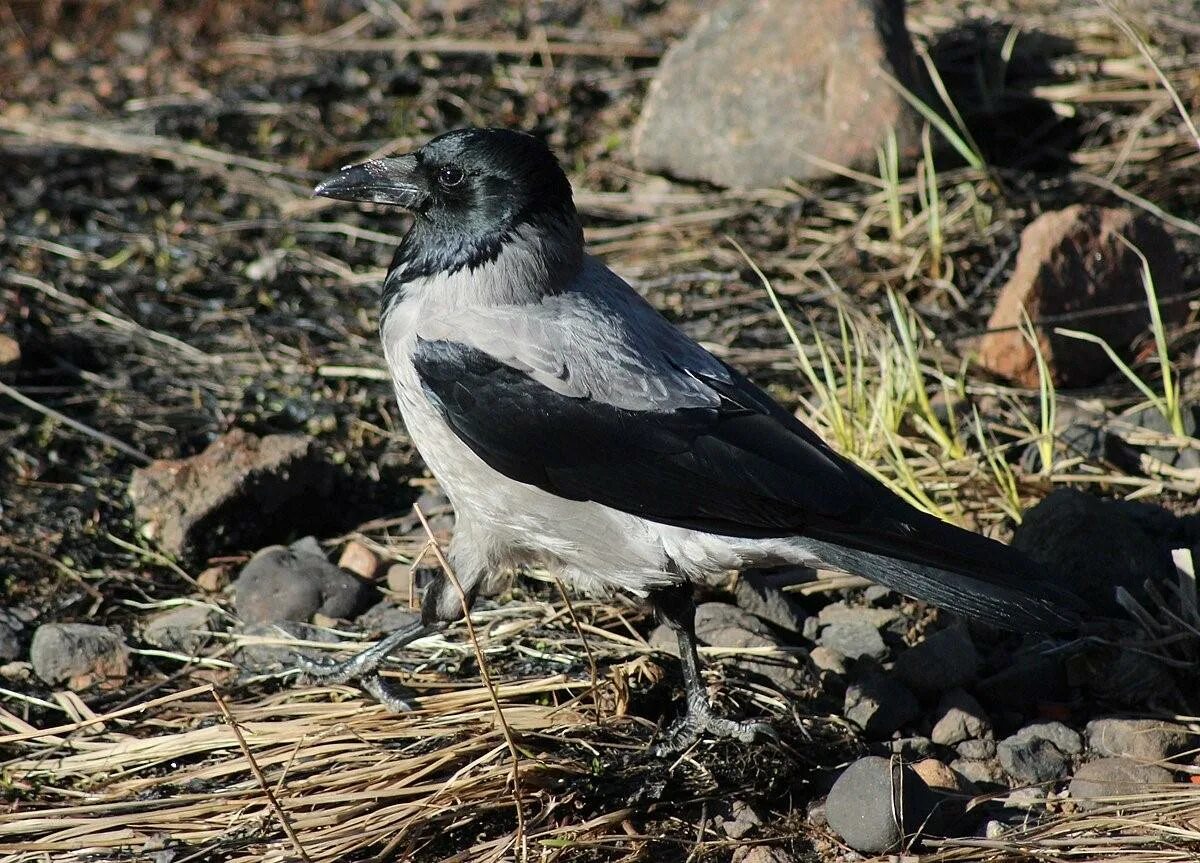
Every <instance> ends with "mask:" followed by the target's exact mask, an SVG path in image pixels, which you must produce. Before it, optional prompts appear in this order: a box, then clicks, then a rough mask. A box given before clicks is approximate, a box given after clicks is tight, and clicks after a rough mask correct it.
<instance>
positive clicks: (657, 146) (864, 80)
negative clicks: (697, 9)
mask: <svg viewBox="0 0 1200 863" xmlns="http://www.w3.org/2000/svg"><path fill="white" fill-rule="evenodd" d="M916 68H917V67H916V64H915V62H914V59H913V52H912V44H911V42H910V40H909V37H908V32H907V30H906V29H905V26H904V4H903V3H899V2H891V0H875V2H870V0H852V2H831V0H829V2H827V0H819V2H814V3H803V4H801V3H796V2H794V0H725V2H722V3H720V4H719V5H717V6H716V7H715V8H713V9H712V11H711V12H710V13H709V14H708V15H707V16H705V17H704V18H703V19H701V21H700V22H699V23H698V24H697V25H696V26H695V27H694V28H693V29H692V31H691V33H690V34H689V35H688V37H687V38H686V39H685V40H683V41H682V42H679V43H677V44H675V45H673V46H672V47H671V49H670V50H669V51H668V52H667V54H666V56H665V57H664V58H663V60H662V63H661V64H660V65H659V69H658V73H657V75H656V76H655V79H654V82H653V83H652V84H651V87H650V92H649V93H648V94H647V97H646V101H645V106H644V108H643V110H642V116H641V119H640V120H639V121H638V124H637V127H636V129H635V130H634V135H633V154H634V160H635V162H636V163H637V165H638V167H640V168H641V169H642V170H646V171H658V172H665V173H670V174H674V175H676V176H679V177H684V178H687V179H694V180H704V181H707V182H711V183H716V184H718V185H723V186H741V187H757V186H770V185H776V184H778V183H780V182H782V181H783V180H785V179H787V178H798V179H808V178H813V177H822V176H828V175H829V170H828V169H827V168H825V167H823V166H822V165H821V164H820V163H819V162H818V161H814V160H813V159H812V158H810V157H811V156H816V157H818V158H819V159H823V160H825V161H828V162H833V163H835V164H838V165H845V166H850V167H859V168H864V169H867V170H870V171H872V172H874V171H876V170H878V160H877V155H876V149H875V148H876V147H877V146H880V145H882V144H883V142H884V141H885V140H886V138H887V134H888V130H889V129H895V130H896V133H897V136H898V137H899V140H900V144H901V150H902V152H904V153H908V152H915V147H916V142H917V140H918V138H917V137H916V131H915V130H916V124H915V122H914V120H913V117H914V112H913V111H912V110H911V109H910V108H909V107H908V106H907V104H906V103H905V102H904V100H903V98H902V97H901V96H900V95H899V94H898V93H897V91H896V90H895V89H893V88H892V87H891V86H890V85H889V83H888V82H887V80H886V78H885V77H884V76H885V74H889V75H892V76H894V77H896V78H898V79H899V80H900V81H904V82H906V84H907V86H908V87H909V89H910V90H911V89H913V88H914V87H915V86H916V84H915V83H914V82H915V80H916V74H915V73H916ZM783 117H786V118H787V120H788V122H786V123H781V122H780V118H783Z"/></svg>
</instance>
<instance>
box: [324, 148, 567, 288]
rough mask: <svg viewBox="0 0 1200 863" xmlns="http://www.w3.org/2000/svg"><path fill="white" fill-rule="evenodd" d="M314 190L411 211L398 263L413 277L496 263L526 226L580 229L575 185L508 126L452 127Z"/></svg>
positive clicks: (550, 159) (549, 156)
mask: <svg viewBox="0 0 1200 863" xmlns="http://www.w3.org/2000/svg"><path fill="white" fill-rule="evenodd" d="M314 194H315V195H321V196H324V197H327V198H338V199H340V200H344V201H370V202H373V203H378V204H393V205H396V206H399V207H403V208H405V209H406V210H410V211H411V212H412V213H413V215H414V216H415V219H414V222H413V227H412V230H411V231H410V232H409V234H408V235H407V236H406V237H405V238H404V242H403V243H402V244H401V246H400V249H399V250H398V251H397V254H396V260H395V261H393V268H397V267H401V266H402V267H403V269H404V271H405V275H406V277H407V278H415V277H418V276H424V275H434V274H437V273H442V272H455V271H457V270H460V269H462V268H464V267H472V268H473V267H476V266H479V265H480V264H482V263H485V262H487V261H490V260H494V259H495V257H496V256H497V255H498V254H499V252H500V250H501V249H502V248H503V246H504V244H505V243H506V242H507V241H508V240H509V239H510V238H511V237H512V236H513V234H514V232H516V231H518V230H519V229H520V228H521V227H522V226H531V227H532V228H534V229H535V230H536V229H538V228H546V229H548V230H554V231H556V232H559V233H561V232H563V231H564V230H565V231H566V232H567V234H568V235H574V234H577V233H578V219H577V217H576V214H575V205H574V204H573V203H572V200H571V184H570V182H569V181H568V180H567V177H566V175H565V174H564V173H563V171H562V168H560V167H559V165H558V161H557V160H556V159H555V158H554V154H553V153H551V152H550V150H549V148H548V147H547V146H546V145H545V144H543V143H542V142H541V141H540V140H538V139H537V138H535V137H533V136H532V135H527V134H524V133H522V132H514V131H511V130H509V129H460V130H458V131H454V132H447V133H446V134H444V135H440V136H439V137H437V138H434V139H433V140H432V141H430V142H429V143H427V144H426V145H425V146H423V147H421V148H420V149H419V150H416V151H414V152H412V153H409V154H407V155H405V156H398V157H395V158H388V159H376V160H374V161H371V162H364V163H362V164H359V165H350V166H348V167H346V168H343V169H342V170H341V171H339V172H338V173H336V174H334V175H333V176H332V177H329V178H328V179H326V180H325V181H323V182H322V183H321V184H320V185H318V186H317V187H316V189H315V190H314ZM580 236H581V235H580ZM580 242H582V240H581V239H580Z"/></svg>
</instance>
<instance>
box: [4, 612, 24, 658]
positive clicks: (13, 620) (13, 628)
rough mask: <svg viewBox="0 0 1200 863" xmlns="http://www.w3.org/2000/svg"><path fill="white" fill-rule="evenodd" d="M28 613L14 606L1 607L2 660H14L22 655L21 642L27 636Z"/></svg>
mask: <svg viewBox="0 0 1200 863" xmlns="http://www.w3.org/2000/svg"><path fill="white" fill-rule="evenodd" d="M28 623H29V620H28V619H27V615H25V614H23V613H21V612H20V611H18V610H16V609H12V608H0V662H12V661H13V660H14V659H19V658H20V657H21V642H22V641H23V640H24V638H25V629H26V625H27V624H28Z"/></svg>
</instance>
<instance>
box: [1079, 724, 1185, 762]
mask: <svg viewBox="0 0 1200 863" xmlns="http://www.w3.org/2000/svg"><path fill="white" fill-rule="evenodd" d="M1086 734H1087V743H1088V748H1089V749H1091V751H1092V752H1094V753H1096V754H1097V755H1102V756H1106V757H1112V758H1131V759H1133V760H1135V761H1165V760H1167V759H1168V758H1174V757H1175V756H1176V755H1179V754H1180V753H1182V752H1184V751H1186V750H1188V749H1191V748H1193V747H1195V746H1197V745H1200V740H1198V739H1197V735H1195V734H1192V733H1191V732H1190V731H1188V730H1187V729H1186V728H1184V727H1183V726H1182V725H1176V724H1175V723H1173V722H1163V721H1162V720H1160V719H1119V718H1117V717H1104V718H1101V719H1093V720H1092V721H1091V722H1089V723H1088V724H1087V731H1086Z"/></svg>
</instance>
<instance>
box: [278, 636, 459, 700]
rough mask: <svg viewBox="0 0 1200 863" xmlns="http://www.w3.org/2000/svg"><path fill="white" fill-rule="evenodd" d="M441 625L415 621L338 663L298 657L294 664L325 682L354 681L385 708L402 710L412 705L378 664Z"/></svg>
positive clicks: (310, 675) (307, 673)
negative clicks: (380, 671) (380, 669)
mask: <svg viewBox="0 0 1200 863" xmlns="http://www.w3.org/2000/svg"><path fill="white" fill-rule="evenodd" d="M441 628H442V627H441V625H437V624H434V625H430V624H426V623H414V624H413V625H411V626H406V627H404V628H403V629H398V630H396V631H395V632H393V633H392V634H391V635H389V636H387V637H386V638H384V639H382V640H381V641H380V642H379V643H378V644H376V645H374V646H372V647H368V648H367V649H366V650H364V651H362V652H361V653H358V654H355V655H354V656H351V657H350V658H349V659H345V660H342V661H341V662H326V661H321V660H313V659H307V658H305V657H301V658H299V659H298V660H297V663H296V664H297V665H298V666H299V668H300V670H301V671H302V672H304V673H305V674H306V675H308V676H309V677H312V678H315V679H317V680H320V681H322V682H325V683H348V682H349V681H351V680H357V681H359V683H360V684H361V685H362V688H363V689H365V690H366V691H367V692H369V693H371V694H372V695H374V696H375V697H376V698H377V699H379V702H380V703H381V704H382V705H383V706H384V707H386V708H388V709H389V710H391V711H392V712H393V713H402V712H404V711H406V710H411V709H412V704H411V703H410V702H409V701H408V700H406V699H405V698H404V697H403V696H401V695H400V694H399V693H398V692H396V691H395V690H394V689H392V687H391V686H390V685H389V684H388V683H387V681H385V680H384V679H383V678H382V677H381V676H380V675H379V671H378V669H379V666H380V665H382V664H383V661H384V660H385V659H387V658H388V655H389V654H390V653H391V652H392V651H394V650H398V649H400V648H401V647H404V646H405V645H407V644H411V643H412V642H414V641H416V640H417V639H418V638H421V637H422V636H425V635H429V634H430V633H432V632H437V631H438V630H440V629H441Z"/></svg>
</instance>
